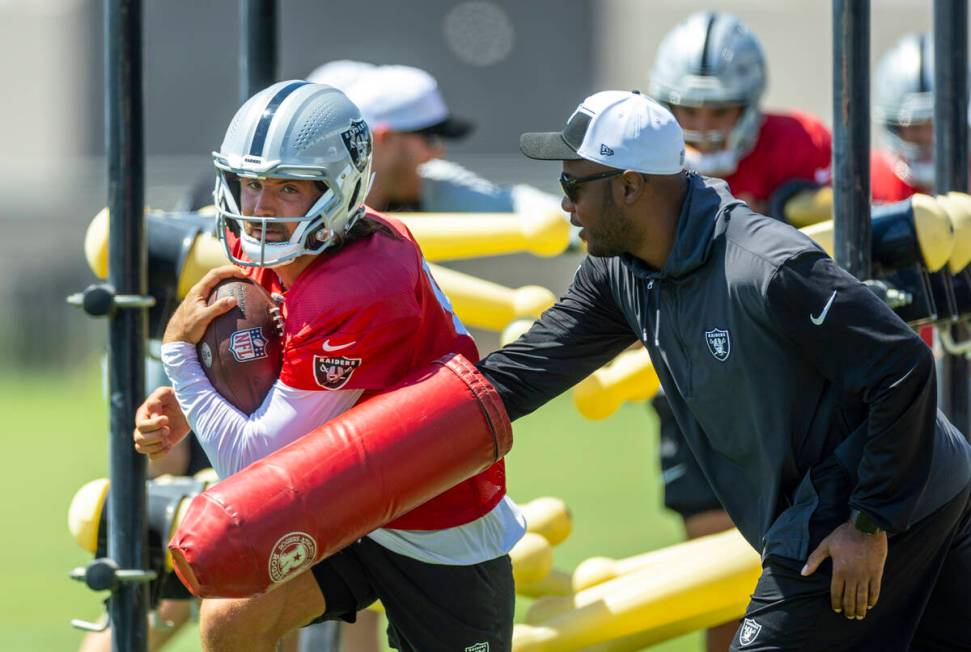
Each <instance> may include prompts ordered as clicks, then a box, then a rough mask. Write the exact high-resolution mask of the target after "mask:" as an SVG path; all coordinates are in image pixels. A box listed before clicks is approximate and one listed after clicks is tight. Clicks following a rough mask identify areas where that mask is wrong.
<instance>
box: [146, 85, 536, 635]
mask: <svg viewBox="0 0 971 652" xmlns="http://www.w3.org/2000/svg"><path fill="white" fill-rule="evenodd" d="M315 112H316V115H320V114H323V115H325V116H327V118H325V119H322V120H317V121H316V122H315V120H316V118H315ZM281 125H282V126H281ZM288 126H289V127H291V128H288ZM302 128H304V132H305V135H306V134H307V133H310V134H311V135H310V136H308V137H307V138H306V139H304V140H300V136H299V134H300V133H302V132H301V129H302ZM297 141H299V142H297ZM307 143H309V145H308V144H307ZM334 151H338V152H342V156H340V157H338V158H337V159H336V160H335V159H334V158H333V156H332V155H330V154H329V153H330V152H334ZM214 158H215V162H216V167H217V169H218V171H219V182H218V185H217V198H218V206H217V208H218V210H219V212H220V224H221V226H223V227H225V228H224V229H220V235H221V237H223V238H224V239H225V240H224V241H225V242H226V245H227V251H228V252H229V253H230V254H231V257H232V259H233V261H234V262H236V263H237V264H239V265H242V266H245V267H247V268H248V269H249V272H248V273H249V275H250V276H251V277H252V278H253V279H254V280H256V281H257V282H258V283H260V284H261V285H263V287H264V288H265V289H267V290H268V291H270V292H272V293H275V294H276V295H278V296H280V297H282V301H281V311H282V313H283V316H284V319H285V323H286V327H285V334H284V366H283V370H282V372H281V376H280V379H279V380H278V381H277V383H276V384H275V385H274V387H273V389H272V390H271V391H270V393H269V395H268V396H267V398H266V400H265V401H264V404H263V405H262V406H261V408H260V409H259V410H257V412H255V413H254V414H253V415H243V414H241V413H239V411H238V410H236V409H235V408H233V407H232V406H231V405H229V404H228V403H227V402H225V401H224V400H223V399H222V398H221V397H220V396H219V395H218V394H217V393H216V392H215V391H214V390H213V389H212V386H211V385H210V384H209V382H208V380H207V379H206V378H205V375H204V373H203V372H202V369H201V367H200V366H199V363H198V360H197V358H196V354H195V346H194V342H196V341H198V340H199V338H201V336H202V333H203V332H204V330H205V327H206V325H207V324H208V322H209V320H211V319H212V318H213V317H214V316H215V314H216V313H217V312H219V311H224V310H226V309H228V308H229V307H230V304H226V305H221V304H214V306H213V307H211V308H207V307H206V302H205V297H206V296H207V295H208V291H209V289H210V288H211V287H213V285H214V284H215V283H216V282H217V281H218V279H219V278H222V277H226V276H232V275H239V274H240V272H239V270H237V269H234V268H221V270H219V271H216V272H212V273H210V274H209V275H207V277H206V278H205V279H204V280H203V281H202V282H201V283H200V284H199V285H197V286H196V287H195V288H193V290H192V291H190V293H189V295H188V296H187V297H186V299H185V300H184V301H183V303H182V305H181V306H180V307H179V309H178V310H177V311H176V313H175V314H174V315H173V317H172V319H171V320H170V322H169V325H168V328H167V329H166V334H165V339H164V342H163V350H162V354H163V361H164V362H165V365H166V372H167V373H168V375H169V377H170V378H171V379H172V381H173V385H174V393H175V395H176V396H177V397H178V400H179V403H180V404H181V406H182V408H183V409H184V414H185V416H183V413H182V411H180V410H179V409H178V408H177V407H175V406H174V405H173V403H172V402H171V400H168V401H165V400H160V399H166V398H169V399H170V398H171V396H172V390H170V389H163V390H159V391H157V392H155V393H154V394H153V395H152V396H150V397H149V399H148V400H147V401H146V403H145V404H144V405H143V406H142V408H141V409H140V411H139V415H138V419H137V425H138V428H137V430H136V433H135V442H136V448H138V450H139V451H140V452H143V453H147V454H150V455H158V454H162V453H164V452H165V451H167V450H168V449H170V448H171V446H173V445H174V444H175V443H176V442H177V441H178V440H179V439H180V438H181V437H183V436H184V435H185V434H186V432H188V428H189V424H190V423H191V425H192V429H193V431H194V432H196V433H197V434H198V436H199V439H200V441H201V442H202V444H203V446H204V448H205V449H206V452H207V454H208V456H209V458H210V460H211V461H212V462H213V465H214V468H216V470H217V471H218V472H219V474H220V476H225V475H227V474H230V473H234V472H235V471H237V470H239V469H241V468H243V467H244V466H246V465H247V464H249V463H250V462H252V461H255V460H256V459H259V458H260V457H262V456H263V455H265V454H267V453H269V452H271V451H273V450H276V449H277V448H280V447H281V446H284V445H286V444H287V443H289V442H291V441H293V440H294V439H296V438H298V437H299V436H301V435H302V434H304V433H305V432H307V431H309V430H310V429H312V428H314V427H316V426H317V425H320V424H321V423H323V422H325V421H326V420H327V419H329V418H331V417H333V416H335V415H337V414H339V413H341V412H343V411H344V410H346V409H348V408H349V407H351V406H352V405H353V404H354V403H356V402H357V401H358V400H359V399H361V398H362V397H366V396H367V395H368V394H369V393H370V392H374V391H379V390H381V389H384V388H387V387H389V386H391V385H393V384H395V383H396V382H397V381H398V380H400V378H401V377H402V376H403V375H404V374H406V373H408V372H409V371H410V370H411V369H412V368H413V367H414V366H415V365H418V364H426V363H428V362H431V361H432V360H434V359H436V358H438V357H440V356H441V355H442V354H444V353H446V352H452V351H457V352H461V353H463V354H464V355H466V356H472V357H473V358H474V357H476V351H475V345H474V343H473V342H472V340H471V338H470V337H469V336H468V334H467V333H466V332H465V331H464V329H463V328H462V326H461V324H460V323H459V322H458V321H457V320H456V319H455V318H454V316H453V315H452V314H451V312H450V310H449V308H448V304H447V301H446V300H445V299H444V297H443V296H442V295H441V293H440V292H439V291H438V289H437V287H436V286H435V284H434V282H433V281H432V279H431V277H430V276H429V275H428V272H427V267H426V266H425V264H424V261H423V260H422V257H421V253H420V251H419V250H418V247H417V245H416V244H415V243H414V241H413V240H412V239H411V237H410V235H409V234H408V232H407V231H406V230H405V229H404V228H403V227H402V226H401V225H400V224H398V223H396V222H394V221H391V220H389V219H387V218H384V217H382V216H380V215H378V214H376V213H373V212H371V211H370V210H368V209H366V208H365V207H364V204H363V199H364V193H365V191H366V188H367V183H368V180H369V178H370V164H371V139H370V133H369V130H368V127H367V125H366V124H365V123H364V121H363V120H362V119H361V115H360V113H359V111H358V110H357V108H356V107H355V106H354V105H353V104H352V103H351V102H350V101H349V100H348V99H347V98H346V97H345V96H344V95H343V94H342V93H340V92H339V91H337V90H336V89H333V88H331V87H328V86H323V85H318V84H309V83H307V82H300V81H292V82H281V83H279V84H275V85H274V86H271V87H270V88H268V89H266V90H264V91H262V92H261V93H259V94H257V95H256V96H254V97H253V98H251V99H250V100H249V101H248V102H247V103H246V104H245V105H244V106H243V107H242V108H241V109H240V110H239V112H238V113H237V115H236V117H235V118H234V119H233V122H232V123H231V124H230V127H229V129H228V131H227V136H226V139H225V141H224V142H223V145H222V147H221V148H220V151H219V152H217V153H216V154H215V157H214ZM236 233H238V234H239V235H238V237H237V236H236ZM404 324H407V328H404V327H402V326H403V325H404ZM416 471H418V469H416ZM389 526H390V527H388V528H382V529H379V530H377V531H375V532H373V533H371V534H370V535H368V537H365V538H364V539H361V540H359V541H358V542H356V543H354V544H352V545H351V546H349V547H347V548H345V549H344V550H343V551H341V552H339V553H338V554H337V555H334V556H332V557H330V558H328V559H326V560H324V561H323V562H321V563H320V564H318V565H316V566H315V567H314V568H313V572H312V573H304V574H302V575H300V576H299V577H297V578H296V579H294V580H291V581H289V582H287V583H286V584H284V585H282V586H281V587H279V588H277V589H276V590H274V591H272V592H270V593H268V594H265V595H263V596H259V597H255V598H251V599H247V600H206V601H204V602H203V605H202V609H201V618H200V631H201V635H202V640H203V646H204V649H206V650H220V649H232V650H237V649H254V650H260V649H266V650H270V649H273V646H274V645H275V644H276V642H277V640H278V639H279V638H280V637H281V636H282V635H283V634H285V633H286V632H287V631H290V630H292V629H294V628H296V627H300V626H302V625H305V624H307V623H308V622H310V621H312V620H314V619H317V618H324V619H338V618H340V619H344V620H349V621H353V620H354V618H355V614H356V612H357V611H358V610H360V609H362V608H363V607H365V606H367V604H369V603H370V602H373V601H374V600H375V599H378V598H380V599H381V600H382V602H383V604H384V606H385V609H386V611H387V613H388V618H389V642H390V643H391V645H392V646H394V647H397V648H398V649H401V650H436V649H465V648H466V647H470V646H474V645H479V644H485V645H488V646H489V647H490V648H491V649H497V650H502V649H508V648H509V646H510V640H511V634H512V610H513V601H514V595H513V584H512V575H511V566H510V563H509V558H508V556H507V554H506V553H507V552H508V550H509V549H511V548H512V546H513V545H514V544H515V542H516V541H517V540H518V539H519V538H520V536H521V535H522V533H523V532H524V530H525V523H524V521H523V518H522V515H521V514H520V513H519V510H518V509H517V508H516V506H515V505H514V504H513V503H512V501H511V500H509V499H508V498H507V497H505V483H504V474H503V470H502V464H501V463H500V464H497V465H495V466H493V467H491V468H490V469H488V470H486V471H484V472H483V473H481V474H480V475H478V476H475V477H474V478H472V479H470V480H468V481H466V482H464V483H462V484H460V485H458V486H457V487H455V488H454V489H452V490H450V491H448V492H445V493H444V494H442V495H440V496H438V497H436V498H434V499H432V500H431V501H429V502H428V503H426V504H424V505H422V506H421V507H419V508H417V509H415V510H413V511H412V512H410V513H409V514H407V515H405V516H403V517H401V518H400V519H397V520H396V521H394V522H393V523H391V524H389Z"/></svg>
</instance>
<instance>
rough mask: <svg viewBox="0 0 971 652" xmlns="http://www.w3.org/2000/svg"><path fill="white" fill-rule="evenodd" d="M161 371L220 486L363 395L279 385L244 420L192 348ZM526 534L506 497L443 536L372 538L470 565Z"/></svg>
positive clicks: (383, 534)
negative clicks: (168, 382) (164, 374)
mask: <svg viewBox="0 0 971 652" xmlns="http://www.w3.org/2000/svg"><path fill="white" fill-rule="evenodd" d="M162 364H163V365H164V366H165V373H166V375H168V377H169V380H170V381H171V382H172V388H173V389H174V390H175V397H176V399H178V401H179V406H180V407H181V408H182V411H183V412H184V413H185V415H186V418H187V419H188V421H189V425H190V426H191V427H192V430H193V431H194V432H195V434H196V437H197V438H198V439H199V442H200V443H201V444H202V448H203V450H205V452H206V455H207V456H208V457H209V461H210V462H211V463H212V465H213V468H214V469H215V470H216V473H217V474H218V475H219V477H220V478H225V477H226V476H228V475H232V474H233V473H236V472H238V471H240V470H242V469H244V468H245V467H247V466H249V465H250V464H252V463H253V462H255V461H257V460H259V459H260V458H263V457H265V456H267V455H269V454H270V453H272V452H273V451H275V450H278V449H280V448H283V447H284V446H286V445H287V444H290V443H291V442H293V441H296V440H297V439H299V438H300V437H301V436H303V435H304V434H305V433H308V432H310V431H311V430H313V429H314V428H316V427H318V426H320V425H322V424H323V423H325V422H327V421H329V420H330V419H333V418H334V417H336V416H338V415H340V414H341V413H343V412H345V411H347V410H349V409H350V408H351V407H353V406H354V404H355V403H357V401H358V399H359V398H360V397H361V394H362V393H363V390H359V389H358V390H337V391H324V390H319V391H317V390H301V389H295V388H293V387H289V386H287V385H285V384H284V383H283V382H281V381H279V380H277V381H276V383H274V385H273V387H272V388H271V389H270V392H269V394H267V396H266V398H265V399H264V401H263V404H262V405H261V406H260V407H259V409H257V410H256V412H254V413H253V414H251V415H248V416H247V415H245V414H243V413H242V412H240V411H239V410H238V409H236V408H235V407H234V406H233V405H232V404H230V403H229V402H228V401H226V399H224V398H223V397H222V396H221V395H220V394H219V393H218V392H217V391H216V390H215V388H213V386H212V383H210V382H209V379H208V378H207V377H206V374H205V372H204V371H203V369H202V366H201V365H200V364H199V359H198V357H197V354H196V348H195V346H194V345H192V344H189V343H188V342H171V343H168V344H163V345H162ZM525 531H526V519H525V518H524V516H523V513H522V511H521V510H520V509H519V507H518V506H517V505H516V504H515V503H514V502H513V501H512V500H511V499H510V498H509V497H508V496H505V497H503V499H502V500H501V501H500V502H499V504H498V505H496V506H495V507H494V508H493V509H492V510H491V511H490V512H489V513H488V514H486V515H484V516H482V517H481V518H478V519H476V520H474V521H472V522H470V523H465V524H464V525H459V526H457V527H453V528H448V529H445V530H427V531H426V530H394V529H388V528H381V529H378V530H375V531H373V532H371V533H370V534H369V535H368V537H369V538H371V539H373V540H374V541H376V542H377V543H379V544H381V545H382V546H384V547H385V548H388V549H389V550H392V551H394V552H396V553H398V554H401V555H405V556H407V557H411V558H412V559H417V560H419V561H423V562H426V563H431V564H447V565H460V566H465V565H472V564H477V563H480V562H484V561H488V560H490V559H495V558H497V557H500V556H502V555H504V554H506V553H508V552H509V551H510V550H511V549H512V547H513V546H514V545H515V544H516V542H517V541H519V539H520V538H522V536H523V534H524V533H525Z"/></svg>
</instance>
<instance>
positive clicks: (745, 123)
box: [648, 11, 766, 174]
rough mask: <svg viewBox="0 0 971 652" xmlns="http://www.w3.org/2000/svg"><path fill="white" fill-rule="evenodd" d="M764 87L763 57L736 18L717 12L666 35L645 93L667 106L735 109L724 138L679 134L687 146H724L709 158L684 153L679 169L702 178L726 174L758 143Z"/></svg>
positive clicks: (684, 23) (693, 18)
mask: <svg viewBox="0 0 971 652" xmlns="http://www.w3.org/2000/svg"><path fill="white" fill-rule="evenodd" d="M765 87H766V68H765V54H764V53H763V51H762V45H761V43H759V40H758V39H757V38H756V37H755V34H753V33H752V31H751V30H750V29H749V28H748V27H747V26H746V25H745V24H744V23H743V22H742V21H740V20H739V19H738V18H736V17H735V16H732V15H731V14H727V13H723V12H717V11H700V12H697V13H694V14H691V15H690V16H688V18H686V19H685V20H684V21H682V22H681V23H679V24H678V25H677V26H676V27H675V28H674V29H672V30H671V31H670V32H668V34H667V36H665V37H664V39H663V40H662V41H661V45H660V46H659V47H658V49H657V56H656V57H655V58H654V67H653V68H652V69H651V73H650V80H649V84H648V91H649V93H650V94H651V96H653V97H654V99H656V100H657V101H659V102H662V103H664V104H667V105H669V107H670V106H693V107H700V106H711V105H726V104H730V105H741V106H743V107H744V109H743V111H742V115H741V117H739V119H738V121H737V122H736V123H735V125H734V127H733V128H732V129H731V131H730V132H729V134H728V135H727V137H726V135H725V134H723V133H721V132H714V131H712V132H708V131H691V130H685V132H684V139H685V142H686V143H687V144H688V145H691V144H697V143H724V146H723V147H722V148H721V149H720V150H719V151H717V152H715V153H713V154H702V153H701V152H699V151H697V150H693V149H692V148H690V147H689V148H688V151H687V152H686V153H685V166H686V167H690V168H693V169H695V170H698V171H699V172H701V173H703V174H709V173H714V172H717V173H720V174H730V173H732V172H734V171H735V169H736V167H737V166H738V162H739V161H740V160H741V159H742V158H744V157H745V155H746V154H748V153H749V152H750V151H752V148H753V147H754V146H755V142H756V140H757V139H758V133H759V129H760V127H761V126H762V112H761V109H760V107H759V103H760V101H761V99H762V94H763V93H764V92H765Z"/></svg>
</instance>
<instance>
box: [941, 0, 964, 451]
mask: <svg viewBox="0 0 971 652" xmlns="http://www.w3.org/2000/svg"><path fill="white" fill-rule="evenodd" d="M967 26H968V3H967V0H934V185H935V189H936V191H937V193H938V194H944V193H946V192H949V191H959V192H967V190H968V31H967ZM941 328H950V329H951V338H952V339H953V340H954V341H957V342H963V341H966V340H967V339H968V335H969V333H968V327H967V326H966V325H964V324H953V325H950V326H948V325H942V326H941ZM938 378H939V387H938V404H939V405H940V407H941V409H942V410H943V411H944V413H945V414H947V416H948V418H949V419H950V420H951V422H952V423H954V425H955V426H957V427H958V428H960V429H961V431H962V432H964V434H965V436H968V437H971V421H969V413H968V398H969V392H971V382H969V378H968V360H967V358H965V357H964V356H963V355H950V354H949V353H947V352H945V353H944V355H943V357H942V359H941V361H940V366H939V373H938Z"/></svg>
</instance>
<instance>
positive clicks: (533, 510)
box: [519, 496, 573, 546]
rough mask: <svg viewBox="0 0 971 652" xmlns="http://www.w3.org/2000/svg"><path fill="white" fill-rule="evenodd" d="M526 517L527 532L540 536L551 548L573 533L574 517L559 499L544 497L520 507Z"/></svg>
mask: <svg viewBox="0 0 971 652" xmlns="http://www.w3.org/2000/svg"><path fill="white" fill-rule="evenodd" d="M519 508H520V509H521V510H522V512H523V515H524V516H525V517H526V531H527V532H533V533H535V534H538V535H540V536H541V537H543V538H544V539H546V540H547V541H549V543H550V545H551V546H558V545H560V544H561V543H563V542H564V541H566V538H567V537H568V536H570V533H571V532H572V531H573V515H572V514H570V508H569V507H567V506H566V503H565V502H563V501H562V500H560V499H559V498H554V497H552V496H542V497H540V498H534V499H533V500H531V501H529V502H528V503H524V504H522V505H520V506H519Z"/></svg>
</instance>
